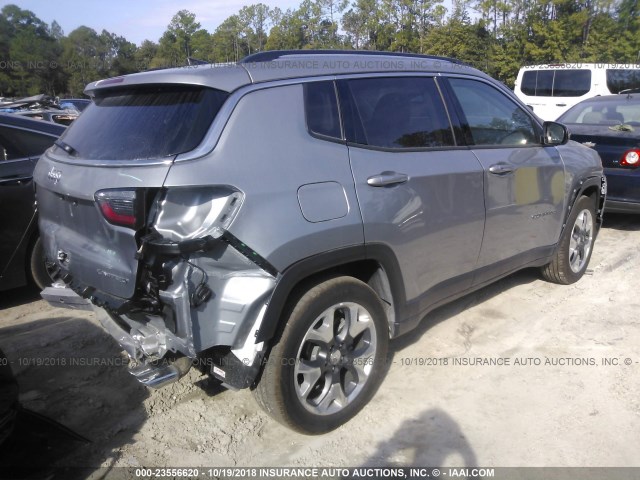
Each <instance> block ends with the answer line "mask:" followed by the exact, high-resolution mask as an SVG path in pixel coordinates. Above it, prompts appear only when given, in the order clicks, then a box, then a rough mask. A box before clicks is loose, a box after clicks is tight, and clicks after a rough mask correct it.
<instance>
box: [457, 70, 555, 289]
mask: <svg viewBox="0 0 640 480" xmlns="http://www.w3.org/2000/svg"><path fill="white" fill-rule="evenodd" d="M448 83H449V85H450V87H451V91H452V93H453V95H454V97H455V100H457V108H456V109H457V111H458V113H459V114H460V116H461V118H462V122H463V124H464V129H465V131H466V134H467V139H468V143H469V144H470V145H471V146H472V151H473V153H474V155H475V156H476V157H477V158H478V160H479V161H480V163H481V164H482V167H483V169H484V184H485V192H484V202H485V207H486V222H485V232H484V238H483V241H482V249H481V251H480V258H479V260H478V268H479V269H481V270H480V271H479V272H478V274H477V277H476V280H475V283H479V282H483V281H485V280H487V279H490V278H492V277H494V276H498V275H501V274H504V273H505V272H508V271H510V270H514V269H516V268H518V267H522V266H523V264H526V263H527V262H528V261H533V260H536V259H537V258H542V257H543V256H545V255H546V254H548V250H549V248H547V247H551V246H553V245H555V244H556V242H557V241H558V238H559V236H560V230H561V227H562V221H563V218H564V211H565V205H564V201H565V194H564V189H565V171H564V164H563V161H562V158H561V157H560V154H559V153H558V151H557V150H556V148H555V147H551V146H543V145H542V144H541V140H542V137H541V127H540V125H538V124H537V122H536V121H535V120H534V119H533V117H532V116H531V115H530V114H529V113H528V112H527V111H526V110H525V109H523V108H522V107H521V106H520V105H519V104H518V103H517V102H516V101H515V100H513V99H512V98H510V97H509V96H508V95H507V94H506V93H504V92H502V91H501V90H500V89H498V88H497V87H496V86H494V85H492V84H490V83H489V82H485V81H483V80H479V79H469V78H455V77H454V78H450V79H449V80H448ZM455 100H454V101H455Z"/></svg>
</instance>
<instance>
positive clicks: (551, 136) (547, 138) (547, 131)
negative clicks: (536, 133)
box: [542, 122, 569, 145]
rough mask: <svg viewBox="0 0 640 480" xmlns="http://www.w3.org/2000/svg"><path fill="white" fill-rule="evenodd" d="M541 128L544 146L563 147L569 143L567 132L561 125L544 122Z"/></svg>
mask: <svg viewBox="0 0 640 480" xmlns="http://www.w3.org/2000/svg"><path fill="white" fill-rule="evenodd" d="M542 128H543V129H544V133H543V137H544V138H543V144H544V145H564V144H565V143H567V142H568V141H569V130H567V127H565V126H564V125H563V124H561V123H557V122H544V123H543V124H542Z"/></svg>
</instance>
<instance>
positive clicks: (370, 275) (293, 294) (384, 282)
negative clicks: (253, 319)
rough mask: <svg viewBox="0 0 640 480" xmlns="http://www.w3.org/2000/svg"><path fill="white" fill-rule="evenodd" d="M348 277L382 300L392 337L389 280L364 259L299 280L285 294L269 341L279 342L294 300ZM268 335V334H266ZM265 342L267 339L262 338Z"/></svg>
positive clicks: (377, 265) (393, 304) (392, 304)
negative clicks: (371, 290) (369, 289)
mask: <svg viewBox="0 0 640 480" xmlns="http://www.w3.org/2000/svg"><path fill="white" fill-rule="evenodd" d="M339 276H347V277H353V278H356V279H358V280H360V281H361V282H363V283H366V284H367V285H368V286H369V287H371V288H372V289H373V291H374V292H376V294H377V295H378V297H379V298H380V300H381V301H382V305H383V308H384V311H385V314H386V315H387V321H388V323H389V333H390V334H391V332H392V331H393V330H392V326H393V324H394V322H395V319H396V310H395V307H396V301H397V300H395V299H394V296H393V293H392V288H391V283H390V279H389V277H388V275H387V273H386V272H385V269H384V268H383V266H382V265H381V264H380V263H379V262H378V261H376V260H372V259H363V260H357V261H354V262H348V263H344V264H341V265H336V266H333V267H330V268H326V269H324V270H321V271H318V272H314V273H312V274H310V275H308V276H306V277H304V278H301V279H300V280H299V281H297V282H296V284H295V285H294V286H293V288H292V289H291V291H290V293H289V294H288V295H287V298H286V303H285V305H284V307H283V308H282V311H281V312H280V315H278V319H277V325H274V327H275V329H274V331H273V334H274V335H273V338H272V339H271V340H272V341H274V340H275V341H276V342H277V341H278V339H279V337H280V335H281V333H282V331H283V329H284V325H285V322H286V319H287V318H288V316H289V314H290V313H291V311H292V309H293V308H294V306H295V305H296V303H297V301H298V300H299V299H300V298H301V297H302V295H304V293H305V292H307V291H308V290H309V289H311V288H313V287H314V286H315V285H318V284H319V283H322V282H325V281H327V280H329V279H331V278H335V277H339ZM267 335H268V334H267ZM264 339H265V340H266V339H267V338H264Z"/></svg>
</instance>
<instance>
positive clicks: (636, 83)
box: [607, 68, 640, 93]
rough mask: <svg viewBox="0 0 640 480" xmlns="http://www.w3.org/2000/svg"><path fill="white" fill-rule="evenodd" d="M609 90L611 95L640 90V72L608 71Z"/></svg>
mask: <svg viewBox="0 0 640 480" xmlns="http://www.w3.org/2000/svg"><path fill="white" fill-rule="evenodd" d="M607 88H608V89H609V91H610V92H611V93H618V92H620V91H622V90H628V89H636V88H640V70H629V69H622V68H621V69H608V70H607Z"/></svg>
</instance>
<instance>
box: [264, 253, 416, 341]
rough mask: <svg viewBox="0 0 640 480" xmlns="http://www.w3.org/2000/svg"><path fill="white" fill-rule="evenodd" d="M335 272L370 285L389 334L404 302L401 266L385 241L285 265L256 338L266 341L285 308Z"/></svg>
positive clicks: (278, 326) (275, 334)
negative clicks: (383, 311) (383, 313)
mask: <svg viewBox="0 0 640 480" xmlns="http://www.w3.org/2000/svg"><path fill="white" fill-rule="evenodd" d="M336 276H349V277H353V278H356V279H358V280H360V281H362V282H364V283H366V284H367V285H369V287H371V288H372V289H373V290H374V291H375V292H376V294H377V295H378V297H379V298H380V300H381V301H382V304H383V307H384V310H385V313H386V314H387V321H388V323H389V334H390V336H391V337H393V336H394V335H395V331H394V324H395V323H396V322H397V319H399V318H402V312H403V309H404V305H405V303H406V302H405V293H404V283H403V281H402V276H401V271H400V266H399V264H398V261H397V259H396V256H395V255H394V254H393V252H392V250H391V248H390V247H388V246H386V245H377V244H376V245H367V246H366V247H365V246H364V245H358V246H352V247H346V248H341V249H337V250H332V251H330V252H325V253H322V254H320V255H314V256H313V257H309V258H306V259H304V260H301V261H299V262H296V263H295V264H293V265H291V266H290V267H288V268H287V269H286V270H285V271H284V272H282V276H281V277H280V279H279V280H278V283H277V285H276V288H275V290H274V292H273V294H272V296H271V299H270V301H269V305H268V307H267V310H266V312H265V316H264V319H263V321H262V324H261V326H260V330H259V332H258V335H257V342H261V341H268V340H271V339H272V338H274V337H276V338H277V337H278V335H279V334H280V333H281V332H282V330H283V328H284V325H285V321H286V318H287V310H288V309H289V308H291V306H292V304H295V301H296V299H298V298H300V297H301V296H302V295H303V294H304V292H306V291H307V290H308V289H309V288H312V287H313V286H314V285H317V284H319V283H321V282H323V281H326V280H328V279H330V278H334V277H336Z"/></svg>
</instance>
